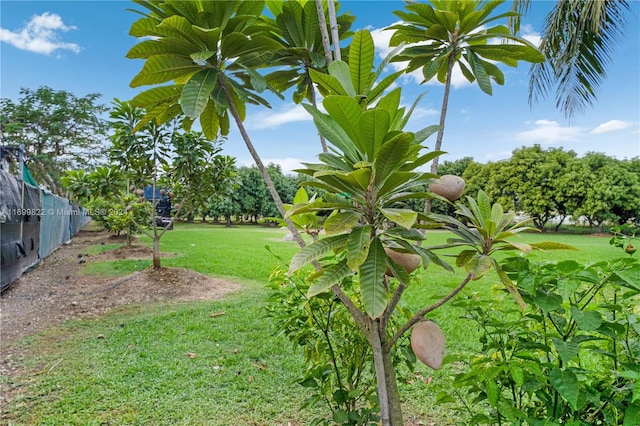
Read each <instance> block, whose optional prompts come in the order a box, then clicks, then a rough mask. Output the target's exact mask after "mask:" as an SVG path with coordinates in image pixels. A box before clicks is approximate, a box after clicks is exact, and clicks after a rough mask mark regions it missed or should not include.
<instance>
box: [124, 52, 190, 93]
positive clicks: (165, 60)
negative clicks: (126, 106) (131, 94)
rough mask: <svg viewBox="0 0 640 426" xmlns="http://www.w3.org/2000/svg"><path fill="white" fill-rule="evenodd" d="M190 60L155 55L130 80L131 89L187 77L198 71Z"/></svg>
mask: <svg viewBox="0 0 640 426" xmlns="http://www.w3.org/2000/svg"><path fill="white" fill-rule="evenodd" d="M200 69H201V68H200V67H199V66H198V65H195V64H194V63H193V61H192V60H191V58H189V57H184V56H177V55H155V56H152V57H150V58H149V59H147V61H146V62H145V63H144V66H143V67H142V70H141V71H140V72H139V73H138V75H136V76H135V77H134V78H133V80H131V83H130V86H131V87H140V86H144V85H153V84H160V83H165V82H167V81H170V80H173V79H176V78H179V77H188V76H190V75H192V74H195V73H196V72H198V71H200Z"/></svg>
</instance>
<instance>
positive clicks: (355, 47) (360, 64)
mask: <svg viewBox="0 0 640 426" xmlns="http://www.w3.org/2000/svg"><path fill="white" fill-rule="evenodd" d="M374 56H375V47H374V44H373V37H371V32H369V31H358V32H356V33H355V35H354V36H353V41H352V42H351V45H350V46H349V72H350V73H351V81H352V82H353V85H354V88H355V93H356V94H358V95H367V93H368V92H369V87H370V85H371V83H372V82H371V79H372V76H373V73H372V72H371V70H372V69H373V59H374Z"/></svg>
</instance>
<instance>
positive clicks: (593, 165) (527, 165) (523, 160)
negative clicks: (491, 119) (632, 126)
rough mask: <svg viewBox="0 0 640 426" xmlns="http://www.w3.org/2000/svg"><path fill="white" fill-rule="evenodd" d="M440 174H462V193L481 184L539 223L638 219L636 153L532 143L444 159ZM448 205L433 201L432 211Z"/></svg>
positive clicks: (593, 223)
mask: <svg viewBox="0 0 640 426" xmlns="http://www.w3.org/2000/svg"><path fill="white" fill-rule="evenodd" d="M438 174H439V175H444V174H454V175H458V176H462V177H463V178H464V179H465V180H466V189H465V193H466V194H475V193H477V191H478V189H483V190H484V191H485V192H486V193H487V194H488V195H489V196H490V197H491V198H492V199H493V200H494V201H495V202H498V203H500V204H502V205H503V206H504V208H505V209H509V210H513V211H516V212H520V213H522V214H524V215H526V216H528V217H530V218H531V219H532V220H533V223H534V224H535V226H536V227H537V228H539V229H542V228H544V227H545V225H547V224H549V223H550V222H553V223H554V224H555V229H556V231H557V230H558V229H559V227H560V225H561V224H562V223H563V221H565V219H567V218H571V220H572V221H574V222H578V221H579V222H585V223H586V224H588V225H589V226H591V227H597V228H599V229H601V228H602V227H603V225H621V224H624V223H636V224H637V223H638V222H640V157H635V158H632V159H625V160H618V159H616V158H613V157H610V156H607V155H605V154H602V153H595V152H590V153H587V154H585V155H584V156H582V157H578V156H577V154H576V153H575V152H574V151H564V150H563V149H562V148H549V149H544V148H542V147H541V146H539V145H534V146H531V147H522V148H519V149H516V150H514V151H513V153H512V156H511V158H509V159H506V160H501V161H495V162H489V163H486V164H481V163H477V162H475V161H473V159H472V158H471V157H465V158H462V159H460V160H456V161H452V162H449V161H445V162H444V164H442V165H441V166H440V167H439V168H438ZM448 208H449V209H450V208H451V207H449V206H446V205H445V204H444V203H435V206H434V211H438V210H439V211H441V212H442V211H443V210H445V211H446V209H448Z"/></svg>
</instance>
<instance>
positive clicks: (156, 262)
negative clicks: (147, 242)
mask: <svg viewBox="0 0 640 426" xmlns="http://www.w3.org/2000/svg"><path fill="white" fill-rule="evenodd" d="M154 234H156V233H155V232H154ZM153 269H160V238H158V237H157V235H156V236H155V238H154V239H153Z"/></svg>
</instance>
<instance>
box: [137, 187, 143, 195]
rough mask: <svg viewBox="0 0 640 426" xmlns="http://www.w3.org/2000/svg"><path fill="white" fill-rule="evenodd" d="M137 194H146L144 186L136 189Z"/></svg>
mask: <svg viewBox="0 0 640 426" xmlns="http://www.w3.org/2000/svg"><path fill="white" fill-rule="evenodd" d="M136 195H144V189H142V188H138V189H136Z"/></svg>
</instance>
